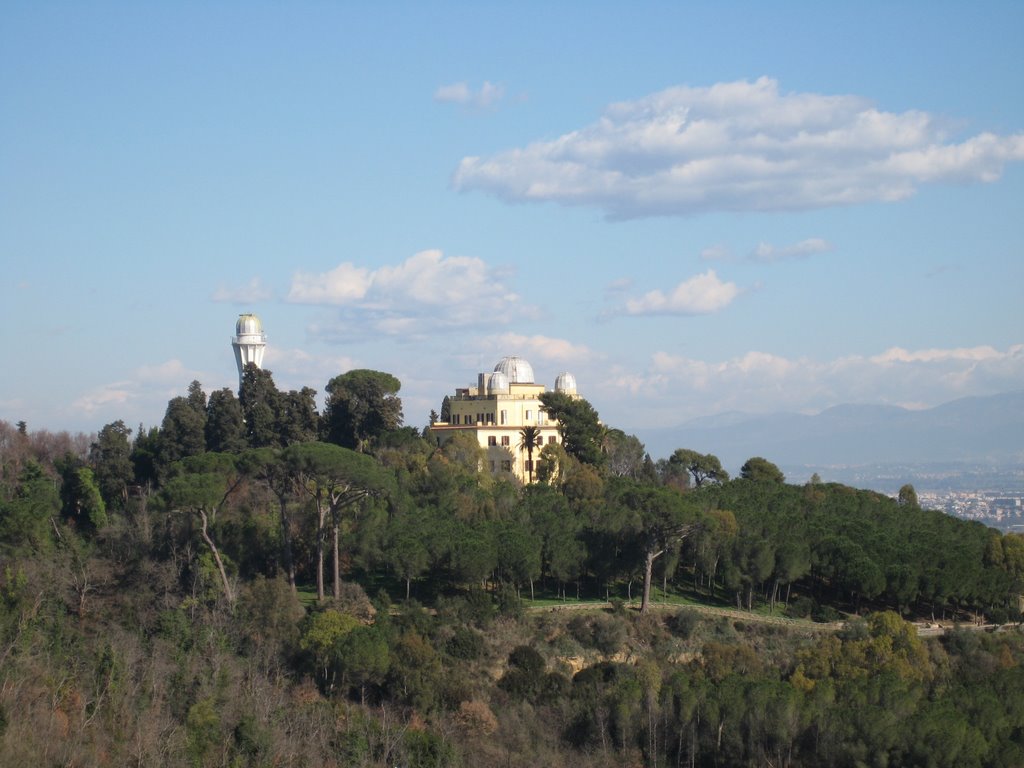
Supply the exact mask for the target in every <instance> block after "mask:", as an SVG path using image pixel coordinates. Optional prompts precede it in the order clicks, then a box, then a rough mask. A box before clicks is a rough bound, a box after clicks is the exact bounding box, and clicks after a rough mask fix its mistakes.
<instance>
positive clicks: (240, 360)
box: [231, 314, 267, 388]
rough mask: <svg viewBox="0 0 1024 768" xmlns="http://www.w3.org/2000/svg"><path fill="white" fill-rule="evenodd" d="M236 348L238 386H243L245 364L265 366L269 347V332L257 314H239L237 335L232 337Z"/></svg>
mask: <svg viewBox="0 0 1024 768" xmlns="http://www.w3.org/2000/svg"><path fill="white" fill-rule="evenodd" d="M231 346H232V347H233V348H234V350H235V363H236V364H237V365H238V386H239V388H241V386H242V374H243V372H244V371H245V366H246V365H248V364H249V363H254V364H255V365H256V367H257V368H262V367H263V353H264V352H265V351H266V349H267V334H265V333H264V332H263V323H262V322H260V318H259V316H257V315H253V314H245V315H239V316H238V322H237V323H235V335H234V337H233V338H232V339H231Z"/></svg>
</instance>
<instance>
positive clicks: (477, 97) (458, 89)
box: [434, 80, 505, 109]
mask: <svg viewBox="0 0 1024 768" xmlns="http://www.w3.org/2000/svg"><path fill="white" fill-rule="evenodd" d="M504 96H505V86H503V85H500V84H496V83H492V82H490V81H488V80H484V82H483V85H481V86H480V88H479V89H477V90H475V91H474V90H473V89H472V88H471V87H470V86H469V84H468V83H466V82H458V83H451V84H450V85H442V86H440V87H439V88H438V89H437V90H436V91H434V101H436V102H439V103H441V104H461V105H462V106H469V107H478V108H481V109H482V108H486V107H490V106H493V105H495V104H497V103H498V102H499V101H501V99H502V98H504Z"/></svg>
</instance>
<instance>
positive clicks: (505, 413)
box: [501, 411, 508, 425]
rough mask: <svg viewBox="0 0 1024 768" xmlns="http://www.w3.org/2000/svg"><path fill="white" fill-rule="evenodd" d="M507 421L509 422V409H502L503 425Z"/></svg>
mask: <svg viewBox="0 0 1024 768" xmlns="http://www.w3.org/2000/svg"><path fill="white" fill-rule="evenodd" d="M507 422H508V411H502V412H501V423H502V425H504V424H505V423H507Z"/></svg>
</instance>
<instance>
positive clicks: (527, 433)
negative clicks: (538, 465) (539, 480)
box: [519, 424, 540, 484]
mask: <svg viewBox="0 0 1024 768" xmlns="http://www.w3.org/2000/svg"><path fill="white" fill-rule="evenodd" d="M538 440H540V427H535V426H533V425H532V424H530V425H528V426H525V427H523V428H521V429H520V430H519V450H520V451H526V466H527V472H529V473H530V475H529V477H530V483H531V484H532V483H533V449H534V446H536V445H537V441H538Z"/></svg>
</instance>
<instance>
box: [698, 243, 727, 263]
mask: <svg viewBox="0 0 1024 768" xmlns="http://www.w3.org/2000/svg"><path fill="white" fill-rule="evenodd" d="M700 258H701V260H702V261H733V254H732V251H731V250H730V249H729V247H728V246H727V245H722V244H721V243H718V244H716V245H710V246H708V247H707V248H705V249H704V250H703V251H701V252H700Z"/></svg>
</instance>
